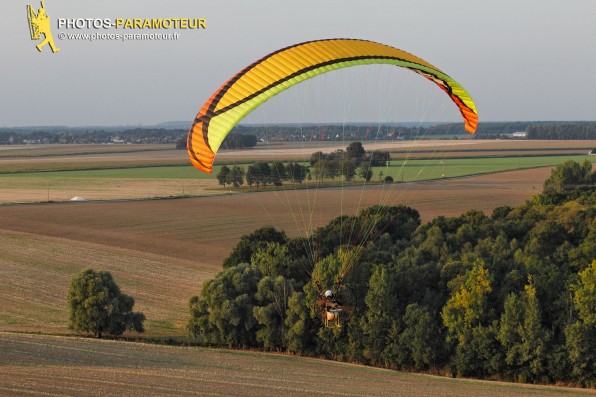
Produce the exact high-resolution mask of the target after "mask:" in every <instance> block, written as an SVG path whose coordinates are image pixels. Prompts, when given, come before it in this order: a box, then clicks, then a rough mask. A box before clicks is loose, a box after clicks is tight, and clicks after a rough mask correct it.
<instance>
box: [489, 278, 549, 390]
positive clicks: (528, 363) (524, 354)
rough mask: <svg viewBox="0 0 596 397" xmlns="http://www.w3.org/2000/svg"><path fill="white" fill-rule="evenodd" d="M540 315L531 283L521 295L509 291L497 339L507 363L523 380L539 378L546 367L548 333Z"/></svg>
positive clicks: (534, 290)
mask: <svg viewBox="0 0 596 397" xmlns="http://www.w3.org/2000/svg"><path fill="white" fill-rule="evenodd" d="M540 317H541V316H540V309H539V307H538V299H537V298H536V289H535V288H534V286H533V285H532V284H529V285H526V286H525V293H524V294H523V295H522V296H519V295H517V294H510V295H509V296H508V297H507V299H506V300H505V311H504V312H503V314H502V315H501V323H500V328H499V335H498V338H499V341H500V342H501V345H503V347H504V348H505V362H506V363H507V364H508V366H509V368H510V369H511V370H512V372H513V374H514V375H515V377H516V378H517V379H516V380H519V381H522V382H527V381H530V380H534V379H539V378H540V376H542V375H543V372H544V370H545V365H544V364H545V361H546V345H547V342H548V334H547V332H546V331H545V330H544V329H543V328H542V325H541V318H540Z"/></svg>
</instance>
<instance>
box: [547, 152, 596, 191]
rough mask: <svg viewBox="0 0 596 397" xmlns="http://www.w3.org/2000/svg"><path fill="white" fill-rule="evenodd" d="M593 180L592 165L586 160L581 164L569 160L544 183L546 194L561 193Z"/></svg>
mask: <svg viewBox="0 0 596 397" xmlns="http://www.w3.org/2000/svg"><path fill="white" fill-rule="evenodd" d="M591 180H592V163H591V162H590V161H588V160H585V161H584V162H582V163H581V164H579V163H576V162H575V161H573V160H568V161H566V162H564V163H563V164H559V165H558V166H557V167H555V169H553V170H552V172H551V175H550V177H549V178H548V179H547V180H546V181H545V182H544V193H561V192H563V191H564V190H569V189H573V188H575V187H578V186H580V185H583V184H589V183H590V182H591Z"/></svg>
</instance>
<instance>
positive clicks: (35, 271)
mask: <svg viewBox="0 0 596 397" xmlns="http://www.w3.org/2000/svg"><path fill="white" fill-rule="evenodd" d="M85 268H93V269H95V270H107V271H109V272H110V273H112V275H113V276H114V278H115V280H116V282H117V283H118V285H119V286H120V288H121V290H122V291H123V293H125V294H128V295H131V296H133V297H134V298H135V310H136V311H141V312H143V313H144V314H145V315H146V316H147V321H146V323H145V326H146V335H147V336H166V335H167V336H180V335H185V334H186V331H185V329H184V326H185V323H186V320H187V312H188V304H187V302H188V299H189V298H190V296H192V295H195V294H197V293H198V292H199V291H200V287H201V285H202V284H203V282H204V281H205V280H206V279H207V278H209V277H211V276H212V275H213V274H214V273H215V272H217V271H218V270H219V269H220V266H219V265H215V266H213V265H211V264H209V263H206V262H203V261H202V260H194V261H188V260H182V259H177V258H172V257H166V256H162V255H157V254H148V253H144V252H143V251H142V250H130V249H122V248H117V247H113V246H110V245H106V244H96V243H92V242H82V241H73V240H67V239H63V238H58V237H47V236H42V235H38V234H31V233H19V232H10V231H5V230H0V275H1V278H2V281H3V282H2V284H0V301H1V302H2V305H1V306H0V330H18V331H29V332H44V333H67V332H68V329H67V324H68V310H67V306H66V295H67V292H68V287H69V284H70V279H71V278H72V276H73V275H75V274H77V273H79V272H80V271H81V270H83V269H85ZM0 394H1V393H0Z"/></svg>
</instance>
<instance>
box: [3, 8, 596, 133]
mask: <svg viewBox="0 0 596 397" xmlns="http://www.w3.org/2000/svg"><path fill="white" fill-rule="evenodd" d="M28 4H32V5H33V6H34V8H35V9H36V10H37V9H38V8H39V6H40V4H39V1H37V2H33V1H31V0H10V1H6V0H4V1H2V2H1V3H0V15H2V17H3V23H2V24H1V25H0V49H1V51H2V56H1V57H0V59H1V61H0V65H1V66H0V68H1V69H0V90H1V93H0V127H15V126H48V125H60V126H62V125H65V126H88V125H105V126H108V125H139V124H141V125H153V124H157V123H161V122H167V121H184V120H188V122H189V124H190V123H191V122H192V120H193V119H194V117H195V115H196V113H197V112H198V110H199V109H200V107H201V106H202V104H203V103H204V102H205V101H206V100H207V99H208V98H209V96H210V95H211V94H212V93H213V92H214V91H215V90H216V89H217V88H218V87H219V86H221V85H222V84H223V83H224V82H225V81H226V80H227V79H229V78H230V77H231V76H232V75H234V74H235V73H236V72H238V71H239V70H241V69H242V68H243V67H245V66H246V65H248V64H250V63H252V62H253V61H255V60H257V59H258V58H260V57H262V56H264V55H266V54H268V53H270V52H272V51H275V50H277V49H279V48H282V47H285V46H288V45H292V44H295V43H299V42H303V41H308V40H316V39H323V38H336V37H346V38H359V39H366V40H373V41H378V42H381V43H384V44H388V45H391V46H394V47H397V48H400V49H403V50H405V51H408V52H411V53H413V54H415V55H417V56H419V57H421V58H423V59H425V60H426V61H428V62H430V63H432V64H434V65H435V66H437V67H439V68H440V69H441V70H443V71H445V72H446V73H447V74H449V75H450V76H452V77H453V78H455V79H456V80H457V81H458V82H459V83H461V84H462V85H463V86H464V87H465V88H466V89H467V91H468V92H469V93H470V94H471V95H472V97H473V98H474V100H475V102H476V105H477V108H478V111H479V118H480V122H483V121H533V120H596V76H595V74H594V71H595V70H596V23H594V18H595V17H596V1H593V0H565V1H562V0H557V1H555V0H542V1H540V0H523V1H520V0H484V1H477V0H426V1H415V0H408V1H401V0H377V1H375V0H367V1H364V0H362V1H354V0H324V1H323V0H301V1H280V0H251V1H246V0H218V1H200V0H169V1H167V2H166V1H157V0H126V1H122V0H102V1H90V0H46V1H45V7H46V12H47V14H48V15H49V16H50V18H51V25H50V26H51V30H52V34H53V37H54V39H55V42H56V45H57V46H58V47H59V48H60V51H59V52H57V53H55V54H54V53H52V52H51V51H50V47H49V46H45V47H44V48H43V49H42V52H41V53H40V52H38V51H37V50H36V48H35V45H37V44H38V43H39V42H40V41H41V40H37V41H33V40H31V37H30V33H29V27H28V23H27V13H26V6H27V5H28ZM59 18H63V19H86V18H92V19H105V18H109V19H111V20H115V19H116V18H123V19H126V18H204V19H205V22H206V29H197V30H190V29H168V30H165V29H161V30H158V31H147V30H130V29H129V30H127V31H124V30H122V29H118V30H116V29H112V28H109V29H94V28H93V27H91V28H90V29H87V28H83V29H66V28H64V27H62V28H59V27H58V24H57V22H58V19H59ZM174 32H175V33H177V34H178V35H179V37H178V39H176V40H159V41H157V40H154V41H149V40H129V41H118V40H95V41H88V40H74V39H70V40H69V39H63V40H60V39H58V35H59V34H60V33H63V34H93V33H99V34H106V33H112V34H115V33H120V34H123V33H164V34H168V33H174ZM392 70H393V69H392ZM353 73H364V74H366V72H360V71H354V72H353ZM328 74H329V75H331V74H332V73H328ZM372 74H374V75H379V76H380V77H378V76H377V78H380V79H381V80H376V82H374V83H370V84H369V83H368V81H367V80H366V78H363V80H360V81H363V82H362V83H360V84H361V85H360V86H359V85H355V86H356V87H355V88H354V89H357V90H362V87H363V86H367V85H368V86H373V87H376V88H373V89H372V91H373V92H372V93H366V95H369V97H368V99H367V100H365V101H364V102H362V103H360V104H359V105H358V109H359V111H358V113H353V112H351V111H348V112H346V110H342V109H341V107H339V106H337V107H335V106H331V105H329V107H326V108H325V109H323V110H321V108H320V107H322V106H323V105H321V106H320V107H319V108H318V111H315V112H314V113H312V112H309V113H308V114H307V115H306V116H304V115H303V113H304V112H302V108H303V107H304V108H308V107H311V108H312V107H317V106H318V105H317V102H316V101H315V100H314V99H313V100H312V101H311V100H310V97H314V96H317V97H320V96H323V97H325V98H326V100H325V101H324V102H325V103H328V102H336V101H339V102H341V101H344V100H345V98H346V97H351V96H355V94H353V93H349V92H348V91H346V88H345V87H342V84H344V86H345V85H346V81H352V80H353V75H349V74H344V75H346V76H348V77H337V78H335V80H334V79H331V80H330V82H329V83H321V84H319V83H318V82H317V81H314V82H311V84H310V87H311V88H310V90H314V91H309V89H308V88H303V89H298V88H297V89H296V90H295V91H296V93H295V95H296V96H295V97H294V98H293V99H288V98H285V99H284V98H283V97H282V98H280V99H279V101H277V102H276V103H275V104H274V105H271V106H273V107H271V108H270V109H272V110H269V113H267V111H265V112H264V113H262V114H259V115H258V116H255V117H252V116H251V117H249V118H247V119H245V121H251V122H267V121H273V122H285V121H287V122H293V121H306V119H308V120H307V121H313V122H324V121H338V120H339V121H341V120H346V119H350V121H357V120H362V121H368V120H366V119H370V120H377V121H380V120H378V119H379V117H391V116H386V115H383V116H379V101H377V100H374V99H373V98H375V90H381V91H386V92H385V93H384V95H387V96H385V97H384V99H383V103H384V104H385V106H386V103H387V102H388V101H393V100H394V99H388V98H395V104H399V106H400V111H401V114H400V117H401V119H402V120H420V119H421V118H426V119H425V121H431V120H435V119H439V120H440V121H458V120H459V119H460V118H459V114H458V112H457V110H456V109H455V106H452V105H449V104H447V105H445V104H444V103H443V102H441V101H443V100H448V98H447V96H445V95H444V94H442V93H440V91H439V90H436V91H437V92H439V94H437V95H438V96H440V97H441V99H434V97H433V99H432V100H433V101H438V102H439V104H438V105H436V106H437V107H438V108H439V109H440V110H439V111H438V112H437V113H438V114H434V113H435V112H434V111H433V110H432V109H431V110H428V109H427V108H426V104H425V105H424V106H421V105H420V99H421V98H426V96H427V95H430V96H432V95H434V94H427V93H426V91H424V92H423V90H425V89H426V88H418V87H419V85H420V84H423V83H424V84H426V85H428V84H429V83H428V82H426V81H425V80H424V79H422V78H421V77H420V76H417V75H415V74H413V73H409V74H408V75H407V76H403V77H399V79H401V80H399V82H398V83H391V84H389V83H388V84H385V83H384V80H382V79H385V78H389V77H386V76H387V75H388V74H390V73H387V72H385V70H383V71H382V72H378V73H377V72H375V71H374V69H373V72H372ZM396 75H397V74H396ZM337 76H342V74H341V73H340V74H338V75H337ZM399 76H401V75H399ZM342 79H343V80H342ZM313 80H314V79H313ZM410 80H412V82H410ZM419 80H420V81H419ZM394 84H397V85H399V88H398V89H396V92H397V91H399V92H398V93H393V92H392V91H390V90H389V88H392V87H394ZM305 87H308V85H305ZM321 87H323V88H321ZM425 87H426V86H425ZM324 90H328V91H324ZM342 90H343V91H342ZM289 91H291V90H288V92H289ZM338 91H342V92H343V94H337V92H338ZM387 91H388V92H387ZM358 92H360V91H358ZM433 92H434V91H433ZM392 95H394V96H392ZM280 96H281V95H280ZM442 96H444V97H445V98H443V97H442ZM318 100H319V101H320V102H318V103H323V101H322V100H321V99H318ZM273 101H274V100H270V101H269V102H273ZM396 106H397V105H396ZM433 106H435V105H433ZM421 107H422V108H424V109H425V110H424V111H423V112H422V113H420V112H419V110H420V108H421ZM443 108H447V109H446V110H445V109H443ZM296 113H299V114H302V116H296ZM346 113H349V115H346ZM421 114H422V115H421ZM301 117H302V118H301ZM296 118H297V119H296Z"/></svg>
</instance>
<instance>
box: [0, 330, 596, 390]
mask: <svg viewBox="0 0 596 397" xmlns="http://www.w3.org/2000/svg"><path fill="white" fill-rule="evenodd" d="M0 351H2V352H3V354H2V355H0V368H1V371H0V394H2V395H3V396H20V395H68V396H105V395H129V396H146V395H163V396H186V395H189V396H196V395H210V396H213V395H226V396H247V397H249V396H274V395H275V396H278V395H280V394H283V395H284V396H304V395H317V396H371V395H374V396H394V395H397V394H398V395H400V396H405V397H408V396H431V395H432V396H459V395H469V396H472V395H473V396H485V397H492V396H543V397H547V396H578V397H579V396H593V395H594V392H590V391H588V390H579V389H563V388H559V387H544V386H533V385H515V384H509V383H502V382H484V381H470V380H459V379H449V378H445V377H436V376H429V375H417V374H409V373H404V372H395V371H388V370H382V369H375V368H370V367H363V366H359V365H351V364H343V363H337V362H332V361H325V360H318V359H308V358H298V357H292V356H287V355H279V354H265V353H255V352H243V351H230V350H214V349H207V348H195V347H170V346H156V345H148V344H138V343H124V342H117V341H102V340H92V339H81V338H72V337H71V338H64V337H53V336H42V335H22V334H9V333H0ZM41 390H43V392H41Z"/></svg>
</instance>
